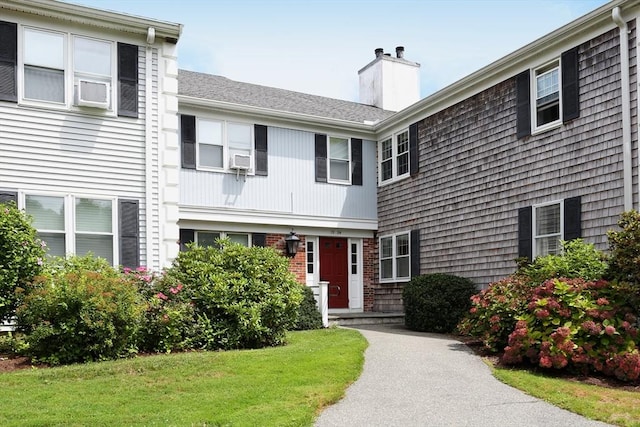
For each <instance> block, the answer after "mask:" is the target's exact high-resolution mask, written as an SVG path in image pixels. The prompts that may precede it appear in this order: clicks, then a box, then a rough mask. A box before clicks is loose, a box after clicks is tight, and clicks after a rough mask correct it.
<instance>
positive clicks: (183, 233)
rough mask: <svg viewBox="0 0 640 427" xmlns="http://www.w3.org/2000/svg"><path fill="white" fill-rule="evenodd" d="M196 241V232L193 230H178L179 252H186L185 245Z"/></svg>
mask: <svg viewBox="0 0 640 427" xmlns="http://www.w3.org/2000/svg"><path fill="white" fill-rule="evenodd" d="M195 240H196V232H195V230H190V229H188V228H181V229H180V250H181V251H186V250H187V245H188V244H189V243H193V242H194V241H195Z"/></svg>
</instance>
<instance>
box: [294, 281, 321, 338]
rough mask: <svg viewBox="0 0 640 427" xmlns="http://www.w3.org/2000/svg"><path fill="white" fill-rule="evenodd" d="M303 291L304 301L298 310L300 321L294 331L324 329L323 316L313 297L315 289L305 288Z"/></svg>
mask: <svg viewBox="0 0 640 427" xmlns="http://www.w3.org/2000/svg"><path fill="white" fill-rule="evenodd" d="M302 291H303V299H302V302H301V303H300V308H299V309H298V320H297V322H296V324H295V326H294V327H293V329H295V330H298V331H304V330H310V329H320V328H322V327H323V325H322V314H321V313H320V311H319V310H318V305H317V304H316V299H315V298H314V296H313V289H311V288H310V287H308V286H303V287H302Z"/></svg>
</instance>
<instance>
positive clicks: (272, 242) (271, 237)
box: [266, 234, 307, 284]
mask: <svg viewBox="0 0 640 427" xmlns="http://www.w3.org/2000/svg"><path fill="white" fill-rule="evenodd" d="M287 236H288V234H267V239H266V243H267V246H268V247H272V248H275V249H277V250H279V251H281V252H282V254H283V255H284V254H286V253H287V251H286V243H285V240H284V239H285V238H286V237H287ZM298 237H299V238H300V244H299V245H298V252H297V253H296V255H295V256H294V257H291V258H289V270H290V271H291V272H292V273H293V274H295V276H296V280H297V281H298V282H299V283H301V284H305V283H306V282H307V262H306V260H307V254H306V249H305V248H306V245H305V238H304V236H301V235H298Z"/></svg>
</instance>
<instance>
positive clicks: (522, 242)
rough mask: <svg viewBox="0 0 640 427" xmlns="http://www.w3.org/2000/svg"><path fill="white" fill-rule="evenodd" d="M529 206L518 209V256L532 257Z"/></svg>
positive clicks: (530, 212)
mask: <svg viewBox="0 0 640 427" xmlns="http://www.w3.org/2000/svg"><path fill="white" fill-rule="evenodd" d="M532 214H533V209H532V207H531V206H527V207H526V208H520V209H518V256H519V257H525V258H528V259H529V260H531V259H532V258H533V229H532V226H533V224H532V222H531V221H532Z"/></svg>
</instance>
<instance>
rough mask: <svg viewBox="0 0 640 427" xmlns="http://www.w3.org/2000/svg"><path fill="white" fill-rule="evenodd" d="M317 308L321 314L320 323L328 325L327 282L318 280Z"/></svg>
mask: <svg viewBox="0 0 640 427" xmlns="http://www.w3.org/2000/svg"><path fill="white" fill-rule="evenodd" d="M318 287H319V292H318V300H317V301H318V308H319V309H320V314H322V325H323V326H324V327H325V328H327V327H328V326H329V282H318Z"/></svg>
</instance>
